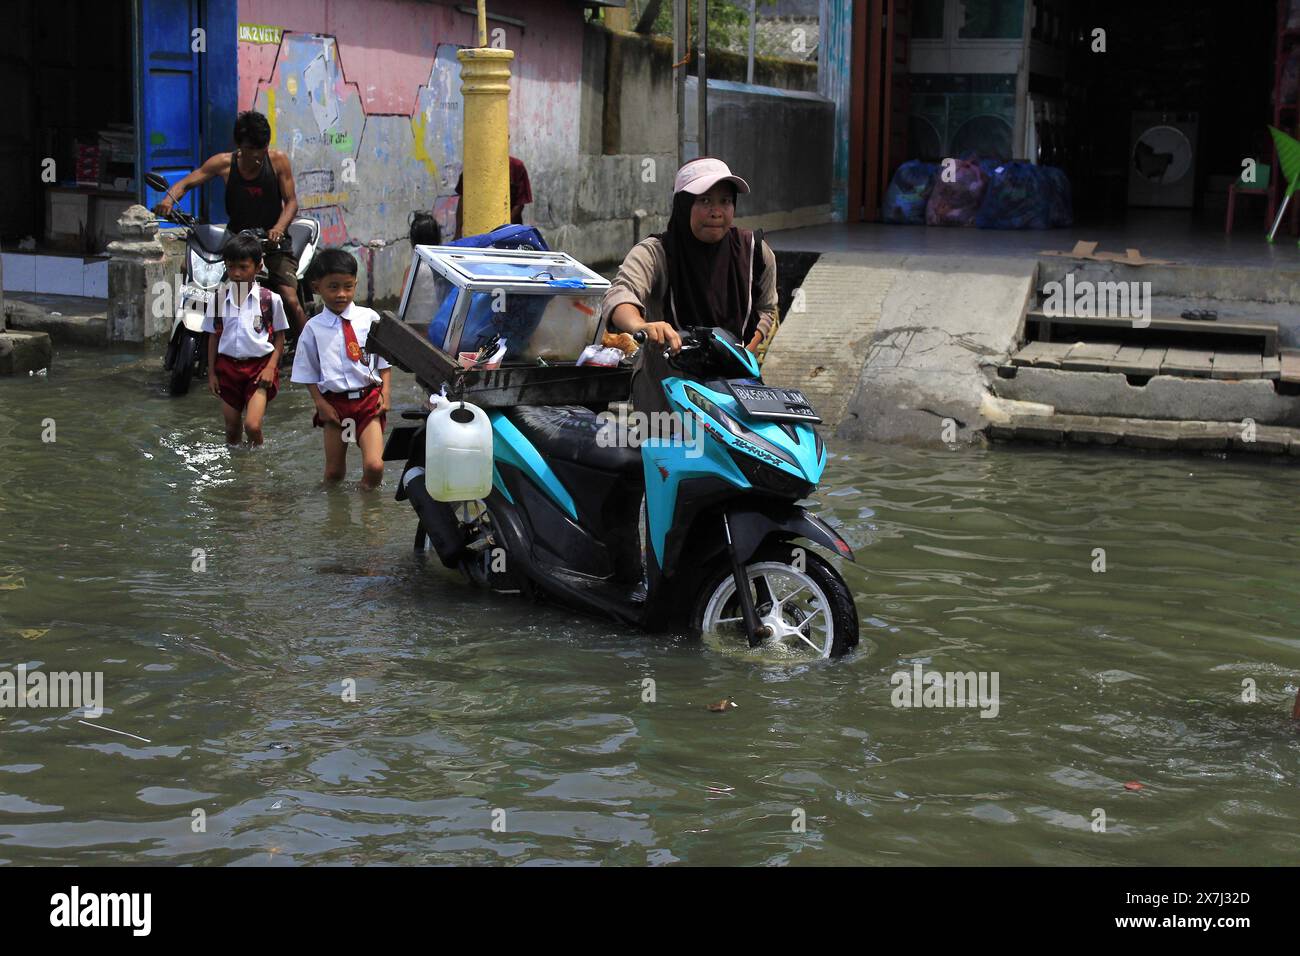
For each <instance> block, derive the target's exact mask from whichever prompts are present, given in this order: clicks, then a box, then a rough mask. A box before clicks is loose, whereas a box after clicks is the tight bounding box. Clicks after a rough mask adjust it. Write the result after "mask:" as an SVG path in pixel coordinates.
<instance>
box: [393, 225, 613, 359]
mask: <svg viewBox="0 0 1300 956" xmlns="http://www.w3.org/2000/svg"><path fill="white" fill-rule="evenodd" d="M608 288H609V280H608V279H605V278H604V277H603V276H601V275H599V274H597V273H595V272H593V271H592V270H590V269H588V268H587V267H586V266H584V265H583V264H582V263H580V262H578V261H577V260H576V259H574V258H573V257H572V256H570V255H567V254H566V253H563V252H534V251H532V250H518V249H490V248H489V249H479V248H469V247H465V246H416V247H415V248H414V250H413V254H412V258H411V271H410V273H409V274H408V276H407V279H406V287H405V289H404V290H403V292H402V303H401V307H400V310H399V313H398V314H399V315H400V316H401V319H402V321H403V322H406V323H409V324H412V325H415V326H420V327H425V328H427V330H428V331H427V335H428V337H429V340H430V341H431V342H432V343H433V344H434V345H436V346H437V347H438V348H440V349H442V351H444V352H446V353H447V354H448V355H450V356H452V357H455V356H456V355H457V354H458V353H460V352H473V351H477V350H478V348H479V347H480V346H481V345H482V344H483V343H484V342H485V341H487V340H488V339H490V338H491V337H492V336H493V335H499V336H500V337H501V338H503V339H505V341H506V348H507V351H506V355H505V361H507V362H535V361H536V360H537V359H539V358H540V359H544V360H546V361H548V362H549V361H573V360H575V359H577V357H578V356H579V354H581V352H582V350H583V349H584V348H585V347H586V346H588V345H590V344H592V343H593V342H598V341H600V337H601V331H602V329H601V321H600V306H601V300H602V299H603V298H604V295H605V291H606V290H607V289H608Z"/></svg>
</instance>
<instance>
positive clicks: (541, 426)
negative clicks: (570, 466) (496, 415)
mask: <svg viewBox="0 0 1300 956" xmlns="http://www.w3.org/2000/svg"><path fill="white" fill-rule="evenodd" d="M509 418H510V420H511V421H512V422H514V423H515V426H516V427H517V428H518V429H519V431H520V432H522V433H523V435H524V437H525V438H527V439H528V440H529V441H530V442H532V443H533V445H534V446H535V447H536V448H537V450H538V451H539V452H541V453H542V457H543V458H557V459H559V460H560V461H571V462H574V463H575V464H579V465H586V466H587V467H589V468H599V469H601V470H602V471H616V472H638V471H640V470H641V450H640V449H639V448H629V447H619V445H618V444H616V443H613V442H611V443H609V444H602V443H600V442H598V441H597V440H596V435H597V433H598V432H599V431H600V429H601V425H602V424H603V422H602V420H601V419H599V418H597V417H596V413H595V412H593V411H592V410H591V409H589V408H582V407H581V406H578V405H519V406H516V407H515V408H514V409H512V410H511V411H510V413H509ZM611 427H612V426H611ZM609 435H610V438H611V439H617V438H618V437H619V432H618V431H616V430H611V431H610V432H609ZM624 444H625V443H624Z"/></svg>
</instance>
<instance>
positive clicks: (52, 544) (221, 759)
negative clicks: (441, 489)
mask: <svg viewBox="0 0 1300 956" xmlns="http://www.w3.org/2000/svg"><path fill="white" fill-rule="evenodd" d="M156 364H157V363H156V361H155V360H154V359H153V358H152V357H149V358H148V359H147V360H146V358H143V357H141V356H140V355H139V354H138V353H130V354H126V353H104V352H79V351H78V350H76V349H72V350H66V352H61V353H60V362H59V365H58V367H56V369H55V370H54V371H53V372H52V373H51V376H50V378H49V379H48V380H46V381H45V382H44V383H42V385H41V388H40V391H39V392H36V391H33V390H32V383H30V382H19V381H14V380H3V381H0V446H2V447H3V448H4V449H5V454H4V455H0V486H2V487H4V488H5V497H4V500H3V501H0V516H2V517H3V521H0V554H2V555H3V560H2V561H0V656H4V657H6V658H8V659H9V660H10V663H9V664H4V665H2V666H3V667H13V666H16V663H18V662H20V661H23V660H32V661H40V662H41V663H42V666H44V667H46V668H48V669H52V670H53V669H67V670H72V669H76V670H86V669H90V670H102V671H103V672H104V676H105V698H106V700H105V705H106V708H107V710H106V715H105V718H104V722H105V724H106V726H111V727H113V728H115V729H118V730H123V731H126V732H129V733H134V734H137V735H139V736H141V737H145V738H148V740H149V741H150V742H149V743H144V742H142V741H139V740H134V739H131V738H120V737H115V736H113V735H112V734H111V733H109V732H106V731H103V730H97V729H94V728H90V727H86V726H84V725H81V724H79V723H77V720H78V715H77V714H75V713H72V712H65V711H43V712H33V713H30V714H28V713H25V714H23V715H21V716H15V715H13V714H9V715H0V716H8V719H7V720H5V721H3V722H0V735H2V736H3V747H4V752H5V765H4V766H0V781H2V782H3V786H0V790H2V791H3V794H0V846H3V855H4V857H5V859H6V860H9V861H13V862H18V863H33V862H42V863H51V864H69V863H75V864H93V863H142V862H166V863H190V864H198V863H202V864H223V865H253V864H270V865H282V864H304V863H393V862H405V863H468V862H481V863H515V864H520V865H548V864H554V863H559V862H565V863H573V864H581V865H594V864H609V863H614V864H619V863H628V864H646V863H649V864H652V865H662V864H667V863H677V862H685V863H693V864H709V863H716V864H761V863H792V864H799V863H825V864H853V863H881V864H918V863H920V864H929V863H934V864H943V863H1009V864H1014V863H1058V864H1059V863H1069V864H1091V863H1125V864H1128V863H1168V864H1198V863H1199V864H1204V863H1209V862H1213V863H1220V864H1232V863H1241V864H1261V863H1275V864H1276V863H1283V862H1291V861H1292V860H1294V859H1295V854H1296V853H1297V851H1300V836H1297V835H1296V834H1295V833H1294V832H1293V831H1294V826H1293V821H1294V818H1295V816H1296V814H1297V812H1298V811H1300V806H1298V805H1297V804H1298V803H1300V800H1298V799H1297V797H1296V793H1297V790H1296V786H1295V784H1296V766H1297V758H1298V757H1300V741H1298V739H1297V735H1296V729H1295V726H1294V724H1293V723H1292V722H1291V721H1290V720H1289V719H1288V717H1287V714H1288V713H1289V708H1290V703H1291V700H1292V699H1293V698H1294V696H1295V693H1296V684H1297V674H1298V673H1300V642H1298V641H1297V639H1296V637H1295V636H1294V621H1295V620H1296V617H1297V614H1298V613H1300V576H1298V575H1296V574H1295V571H1294V569H1295V568H1296V567H1297V565H1300V532H1297V531H1296V529H1297V528H1300V522H1298V521H1297V520H1296V519H1297V518H1298V517H1300V505H1298V504H1297V503H1296V501H1295V495H1294V492H1293V488H1294V484H1295V482H1294V476H1295V472H1294V471H1293V470H1291V469H1290V468H1286V467H1276V466H1273V465H1264V464H1261V463H1259V462H1250V461H1238V460H1215V459H1203V458H1181V457H1155V456H1128V455H1124V454H1115V453H1091V452H1089V451H1086V450H1069V451H1060V450H1049V449H1014V450H1012V449H1007V448H997V447H995V448H992V449H986V450H980V449H974V450H962V451H948V450H943V451H926V450H916V449H907V448H895V447H879V446H867V445H861V446H851V445H849V446H844V445H840V446H837V448H836V449H835V450H836V452H837V454H836V455H835V457H834V458H833V460H832V463H831V467H830V469H829V471H828V474H827V479H826V482H825V484H824V485H823V488H822V490H821V492H820V494H819V496H818V498H817V499H816V508H817V510H819V511H820V512H821V514H822V515H823V516H824V517H826V518H827V520H828V521H830V522H831V523H832V524H833V525H834V526H835V527H836V528H837V529H839V530H840V532H841V533H842V534H843V535H844V536H845V538H846V539H847V540H848V541H850V543H851V544H852V545H853V546H854V548H855V549H856V550H857V558H858V561H857V563H856V564H852V563H851V564H845V565H844V566H843V572H844V574H845V577H846V579H847V581H848V583H849V585H850V587H851V589H852V591H853V593H854V595H855V598H856V600H857V602H858V607H859V612H860V615H861V623H862V625H863V627H862V646H861V648H860V650H859V652H858V653H857V654H855V655H852V656H850V657H848V658H847V659H845V660H842V661H837V662H814V663H807V662H804V661H792V660H788V659H786V658H784V657H782V656H780V655H778V654H775V653H773V652H772V651H771V650H770V649H758V650H756V651H750V650H749V649H748V648H744V647H738V648H737V647H734V646H733V647H730V648H723V647H722V646H721V645H720V644H717V643H713V642H710V641H705V642H693V641H690V640H687V639H685V638H683V637H681V636H678V635H667V636H648V635H638V634H632V633H628V632H626V631H625V630H623V629H621V628H618V627H616V626H613V625H611V624H609V623H607V622H603V621H600V620H596V619H586V618H579V617H577V616H575V615H574V614H572V613H568V612H565V611H562V610H558V609H555V608H548V607H544V606H539V605H535V604H531V603H529V602H527V601H524V600H521V599H517V598H505V597H492V596H487V595H482V594H477V593H474V592H471V591H469V590H468V589H467V588H466V587H465V586H464V585H463V583H462V582H461V580H460V579H459V578H458V577H457V576H455V575H453V574H450V573H448V572H446V571H445V570H443V569H441V568H440V567H438V566H437V562H429V561H427V560H421V559H419V558H417V557H416V556H415V555H413V554H412V551H411V538H412V533H413V521H412V518H411V515H410V512H409V508H407V506H405V505H404V504H402V503H398V502H395V501H393V500H392V487H393V481H394V480H395V478H396V471H395V469H394V468H391V467H390V471H389V474H388V479H387V480H388V485H387V488H386V489H385V490H384V491H383V492H381V493H379V494H375V495H361V494H359V493H358V492H357V490H356V488H355V485H353V484H347V485H345V486H343V487H337V488H329V487H324V486H322V485H321V483H320V481H319V476H320V468H321V460H320V454H321V452H320V444H319V441H320V439H319V432H313V431H312V430H311V429H310V428H308V427H306V422H307V420H308V419H309V417H310V401H309V399H308V398H307V396H306V395H303V394H301V393H300V392H298V391H297V390H294V389H291V388H290V389H286V390H285V391H282V392H281V397H279V398H277V400H276V402H275V403H274V405H273V406H272V409H271V411H270V413H269V414H268V419H267V432H268V436H269V445H268V447H267V448H266V449H264V450H262V451H261V452H258V453H248V452H246V451H238V450H236V451H232V450H230V449H227V448H226V447H225V446H224V443H223V442H222V440H221V435H220V433H219V425H218V422H217V420H216V413H215V410H214V409H213V407H212V404H211V403H210V402H208V401H205V400H204V399H205V396H203V395H201V394H197V393H196V394H194V395H191V396H187V397H186V398H184V399H178V400H170V399H164V398H162V397H161V396H160V395H159V394H158V392H159V390H160V380H159V379H158V373H157V369H156ZM91 389H93V390H95V395H96V407H97V409H98V410H99V411H98V414H97V415H96V416H86V415H85V401H86V394H87V392H88V390H91ZM397 390H398V400H399V403H400V402H402V401H405V400H407V399H414V398H415V397H416V390H415V389H414V388H413V387H412V385H411V384H410V382H409V379H407V378H406V377H404V376H399V378H398V385H397ZM34 395H39V402H37V403H33V402H32V401H31V399H32V396H34ZM37 406H39V407H37ZM47 415H52V416H54V417H56V419H57V420H58V421H59V440H58V442H57V443H55V444H53V445H43V444H42V443H40V442H39V440H38V439H39V430H40V429H39V420H40V418H43V417H45V416H47ZM355 464H356V463H355V462H353V467H354V468H355ZM1099 549H1100V552H1101V553H1102V554H1104V570H1099V565H1098V558H1099ZM200 555H201V557H202V560H200ZM6 647H8V648H10V650H9V651H8V653H7V654H6V653H4V652H3V649H4V648H6ZM914 663H920V664H921V665H922V666H923V668H924V669H926V670H936V671H939V672H945V673H946V672H967V671H975V672H986V673H993V672H996V673H997V674H998V677H999V701H998V714H997V716H996V717H995V718H991V719H990V718H983V717H981V716H980V710H979V709H978V708H970V707H967V708H937V709H934V708H919V709H915V708H910V707H895V706H894V702H893V691H894V690H895V685H894V684H893V683H891V677H892V675H893V674H895V673H896V672H898V671H910V670H911V668H912V666H913V664H914ZM647 680H650V681H652V682H653V684H652V686H653V688H654V693H653V695H652V699H651V698H647V697H646V694H645V691H646V688H647V687H648V686H651V685H647V684H646V681H647ZM1247 690H1249V691H1250V692H1249V693H1247ZM347 692H351V693H352V694H354V695H355V700H349V699H347ZM724 697H729V698H731V699H732V700H734V701H735V702H736V703H737V704H738V706H737V707H736V708H734V709H730V710H728V711H726V712H724V713H713V712H710V711H707V710H706V709H705V705H706V704H709V703H712V702H715V701H718V700H720V699H722V698H724ZM123 771H126V772H125V773H124V772H123ZM1131 782H1136V783H1141V784H1142V789H1140V790H1126V789H1125V787H1124V785H1125V784H1126V783H1131ZM196 809H202V810H203V811H204V813H205V814H206V821H207V832H206V834H196V833H194V832H193V831H192V829H191V827H190V821H191V818H192V813H193V811H194V810H196ZM1099 810H1100V811H1103V812H1104V815H1105V818H1106V828H1107V829H1106V832H1107V836H1106V837H1102V836H1100V835H1098V834H1097V833H1096V832H1095V829H1094V823H1095V822H1096V820H1097V819H1098V817H1097V811H1099ZM799 821H801V825H802V830H801V829H800V828H799V827H793V826H792V824H793V823H795V822H799Z"/></svg>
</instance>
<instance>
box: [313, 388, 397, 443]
mask: <svg viewBox="0 0 1300 956" xmlns="http://www.w3.org/2000/svg"><path fill="white" fill-rule="evenodd" d="M379 391H380V390H379V387H378V386H375V387H373V388H371V389H370V390H369V391H365V392H362V394H361V397H360V398H348V395H349V394H350V393H348V392H321V397H322V398H324V399H325V401H327V402H329V403H330V404H331V405H332V406H334V411H336V412H338V413H339V420H340V421H347V420H348V419H349V418H350V419H352V420H353V421H354V422H356V423H357V428H356V436H357V437H358V438H360V437H361V433H362V432H364V431H365V430H366V426H367V425H369V424H370V423H371V422H372V421H375V420H378V421H379V430H380V431H381V432H382V431H383V430H384V429H385V428H386V427H387V426H388V415H387V414H380V412H379ZM311 423H312V425H313V426H314V427H316V428H324V427H325V421H324V420H323V419H322V418H321V417H320V415H319V414H313V415H312V417H311Z"/></svg>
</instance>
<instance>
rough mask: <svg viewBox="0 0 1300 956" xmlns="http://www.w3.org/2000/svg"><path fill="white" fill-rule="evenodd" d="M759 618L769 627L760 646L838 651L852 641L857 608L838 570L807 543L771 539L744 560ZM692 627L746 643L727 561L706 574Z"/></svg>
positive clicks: (803, 652)
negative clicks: (769, 542)
mask: <svg viewBox="0 0 1300 956" xmlns="http://www.w3.org/2000/svg"><path fill="white" fill-rule="evenodd" d="M745 574H746V576H747V577H748V578H749V581H750V593H751V594H752V595H753V596H754V605H755V609H756V610H757V611H758V615H759V618H760V619H761V621H762V623H763V624H764V625H765V626H767V627H768V628H769V629H770V630H771V634H770V636H769V637H768V638H767V639H766V640H765V641H764V644H763V645H762V646H769V647H777V646H781V647H784V648H785V650H787V651H789V652H791V653H792V654H794V655H795V656H804V657H814V658H829V657H839V656H841V655H842V654H845V653H847V652H848V651H850V650H852V649H853V648H854V647H856V646H857V644H858V612H857V607H856V606H855V605H854V603H853V594H852V592H851V591H850V590H849V586H848V585H847V584H846V583H845V581H844V579H843V578H842V577H840V575H839V573H838V572H837V571H836V570H835V569H834V568H833V567H831V565H830V564H829V563H827V561H826V560H825V559H823V558H822V557H821V556H820V555H818V554H816V553H815V552H813V551H812V550H811V549H809V548H804V547H801V546H798V545H790V544H772V545H765V546H763V547H762V548H759V550H758V552H757V553H756V554H755V555H754V556H753V557H752V558H751V559H750V560H749V562H748V563H747V564H746V565H745ZM691 624H692V628H693V629H694V630H695V631H696V632H697V633H701V634H710V635H716V636H718V637H720V638H721V639H722V640H724V641H725V642H726V643H727V644H728V645H735V646H737V647H738V648H744V647H747V646H748V644H749V639H748V635H747V634H746V632H745V624H744V620H743V619H742V617H741V613H740V602H739V601H738V600H737V598H736V582H735V578H734V576H733V575H732V572H731V567H730V565H728V564H726V563H725V562H723V563H720V564H719V565H717V566H716V567H715V569H714V571H713V572H712V573H711V574H709V575H708V576H706V578H705V583H704V586H703V587H701V589H700V592H699V595H698V596H697V597H696V600H695V608H694V611H693V613H692V615H691Z"/></svg>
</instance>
